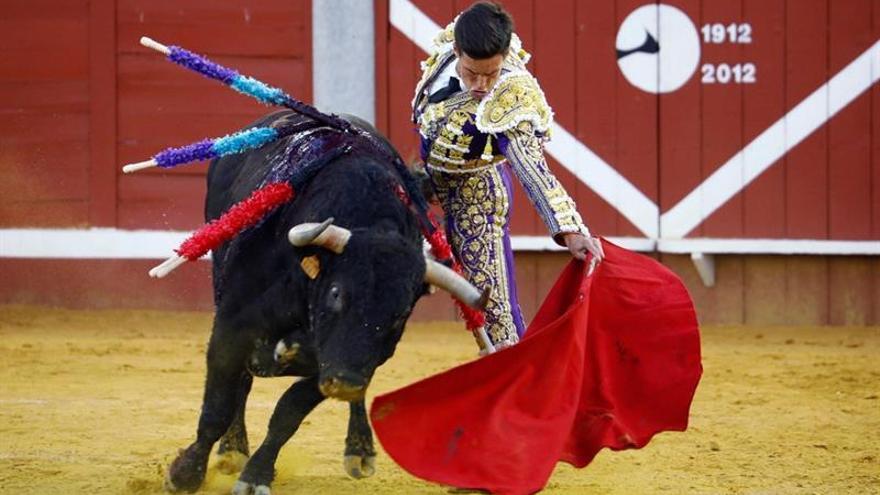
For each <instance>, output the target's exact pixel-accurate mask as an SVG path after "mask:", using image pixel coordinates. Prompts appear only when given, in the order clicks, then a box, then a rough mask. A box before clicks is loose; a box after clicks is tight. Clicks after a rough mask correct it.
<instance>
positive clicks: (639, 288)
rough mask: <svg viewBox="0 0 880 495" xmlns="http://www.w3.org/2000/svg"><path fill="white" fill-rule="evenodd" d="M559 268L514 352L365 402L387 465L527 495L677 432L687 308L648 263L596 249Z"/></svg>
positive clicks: (689, 346)
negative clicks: (563, 466) (560, 464)
mask: <svg viewBox="0 0 880 495" xmlns="http://www.w3.org/2000/svg"><path fill="white" fill-rule="evenodd" d="M603 246H604V249H605V254H606V258H605V260H604V261H603V262H602V263H601V264H599V266H598V267H597V268H596V270H595V272H594V273H593V275H592V276H590V277H587V276H586V273H585V270H586V264H585V263H583V262H578V261H572V262H571V263H570V264H569V265H568V266H567V267H566V268H565V270H564V271H563V272H562V274H561V276H560V277H559V280H558V281H557V282H556V285H555V286H554V287H553V289H552V290H551V291H550V294H549V295H548V296H547V299H546V300H545V301H544V303H543V305H542V306H541V308H540V310H539V311H538V314H537V315H536V316H535V319H534V321H533V322H532V323H531V325H530V326H529V328H528V330H527V332H526V334H525V338H524V339H523V340H522V341H521V342H520V343H519V344H517V345H516V346H513V347H511V348H509V349H505V350H503V351H500V352H497V353H495V354H491V355H489V356H486V357H483V358H480V359H478V360H476V361H473V362H470V363H467V364H464V365H462V366H458V367H456V368H453V369H451V370H449V371H446V372H443V373H440V374H438V375H435V376H432V377H429V378H427V379H425V380H422V381H420V382H417V383H414V384H412V385H410V386H407V387H405V388H402V389H400V390H396V391H393V392H390V393H388V394H385V395H381V396H378V397H376V398H375V399H374V400H373V404H372V406H371V409H370V419H371V420H372V424H373V428H374V430H375V431H376V435H377V436H378V438H379V440H380V441H381V443H382V446H383V447H384V448H385V450H386V452H388V454H389V455H390V456H391V457H392V458H393V459H394V460H395V461H396V462H397V463H398V464H399V465H400V466H401V467H403V468H404V469H406V470H407V471H409V472H410V473H411V474H413V475H415V476H418V477H420V478H423V479H426V480H430V481H434V482H437V483H442V484H445V485H451V486H455V487H460V488H474V489H483V490H489V491H491V492H496V493H533V492H536V491H538V490H540V489H541V488H543V487H544V485H545V484H546V483H547V480H548V479H549V477H550V474H551V473H552V471H553V468H554V466H555V464H556V462H557V461H565V462H568V463H570V464H572V465H574V466H577V467H583V466H586V465H587V464H588V463H589V462H590V461H591V460H592V459H593V458H594V457H595V456H596V454H597V453H598V452H599V450H601V449H602V448H604V447H608V448H610V449H613V450H622V449H628V448H640V447H643V446H644V445H645V444H647V443H648V441H649V440H650V439H651V437H652V436H654V435H655V434H656V433H658V432H660V431H666V430H676V431H683V430H684V429H686V428H687V422H688V412H689V409H690V404H691V400H692V399H693V396H694V392H695V390H696V387H697V383H698V381H699V379H700V375H701V373H702V365H701V364H700V339H699V329H698V326H697V319H696V315H695V313H694V307H693V302H692V301H691V298H690V296H689V295H688V292H687V290H686V289H685V287H684V285H683V284H682V283H681V280H680V279H679V278H678V277H677V276H676V275H675V274H674V273H672V272H671V271H670V270H669V269H667V268H666V267H664V266H663V265H661V264H660V263H658V262H656V261H654V260H652V259H650V258H648V257H645V256H642V255H639V254H636V253H633V252H630V251H627V250H625V249H623V248H620V247H618V246H615V245H613V244H611V243H609V242H607V241H604V240H603Z"/></svg>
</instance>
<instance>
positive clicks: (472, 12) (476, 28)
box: [455, 2, 513, 59]
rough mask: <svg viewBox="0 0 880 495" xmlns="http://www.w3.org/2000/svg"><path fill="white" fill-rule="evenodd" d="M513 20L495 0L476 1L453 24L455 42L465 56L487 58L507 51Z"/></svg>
mask: <svg viewBox="0 0 880 495" xmlns="http://www.w3.org/2000/svg"><path fill="white" fill-rule="evenodd" d="M512 33H513V19H512V18H511V17H510V14H508V13H507V11H506V10H504V8H503V7H502V6H501V5H499V4H497V3H495V2H477V3H475V4H473V5H471V6H470V8H468V9H467V10H465V11H464V12H462V13H461V15H460V16H459V18H458V21H457V22H456V23H455V45H456V46H457V47H458V49H459V50H460V51H463V52H464V53H465V54H466V55H467V56H468V57H471V58H474V59H486V58H491V57H494V56H495V55H498V54H502V55H503V54H505V53H507V49H508V48H509V47H510V36H511V34H512Z"/></svg>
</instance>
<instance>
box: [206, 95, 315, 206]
mask: <svg viewBox="0 0 880 495" xmlns="http://www.w3.org/2000/svg"><path fill="white" fill-rule="evenodd" d="M305 118H306V117H302V116H300V115H298V114H296V113H294V112H292V111H290V110H283V111H280V112H275V113H272V114H269V115H267V116H265V117H263V118H261V119H260V120H257V121H256V122H254V123H253V124H251V125H249V126H248V127H247V129H249V128H252V127H269V126H271V125H272V124H275V123H277V122H279V121H280V120H290V119H305ZM287 143H288V139H285V138H282V139H279V140H277V141H274V142H271V143H268V144H266V145H264V146H262V147H260V148H257V149H254V150H250V151H247V152H245V153H239V154H235V155H228V156H224V157H221V158H217V159H215V160H213V161H212V162H211V165H210V166H209V167H208V176H207V180H208V190H207V194H206V195H205V220H206V221H210V220H214V219H215V218H218V217H219V216H220V215H221V214H223V212H224V211H226V210H227V209H229V207H230V206H232V205H234V204H235V203H237V202H239V201H241V200H243V199H245V198H247V197H248V196H249V195H250V194H251V193H252V192H253V191H255V190H256V189H257V188H258V187H260V186H261V185H263V182H264V180H265V178H266V176H267V174H268V173H269V169H270V167H271V165H272V163H271V162H272V159H273V158H274V157H277V156H279V154H280V153H282V152H283V151H284V149H285V147H286V146H287Z"/></svg>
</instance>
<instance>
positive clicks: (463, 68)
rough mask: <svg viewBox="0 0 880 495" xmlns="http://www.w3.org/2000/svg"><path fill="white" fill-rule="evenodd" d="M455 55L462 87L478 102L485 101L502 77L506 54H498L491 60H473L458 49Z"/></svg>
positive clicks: (456, 68)
mask: <svg viewBox="0 0 880 495" xmlns="http://www.w3.org/2000/svg"><path fill="white" fill-rule="evenodd" d="M455 54H456V55H457V56H458V63H457V65H456V67H455V70H456V72H458V77H459V78H460V79H461V82H462V85H463V86H464V87H465V88H466V89H467V90H468V91H470V92H471V96H473V97H474V98H475V99H477V100H481V99H483V97H485V96H486V95H487V94H488V93H489V90H490V89H492V87H493V86H495V83H496V82H497V81H498V77H499V76H500V75H501V66H502V65H503V64H504V54H501V53H499V54H497V55H495V56H492V57H489V58H471V57H469V56H468V54H467V53H464V52H462V51H460V50H458V49H457V48H456V49H455Z"/></svg>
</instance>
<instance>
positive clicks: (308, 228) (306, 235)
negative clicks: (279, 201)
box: [287, 217, 351, 254]
mask: <svg viewBox="0 0 880 495" xmlns="http://www.w3.org/2000/svg"><path fill="white" fill-rule="evenodd" d="M349 238H351V231H350V230H348V229H344V228H342V227H337V226H336V225H333V217H330V218H328V219H327V220H324V221H323V222H321V223H301V224H299V225H297V226H295V227H293V228H292V229H290V232H288V233H287V239H288V240H290V243H291V244H293V245H294V246H296V247H303V246H308V245H309V244H313V245H315V246H321V247H324V248H327V249H329V250H331V251H333V252H334V253H336V254H341V253H342V252H343V251H345V245H346V244H348V239H349Z"/></svg>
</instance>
